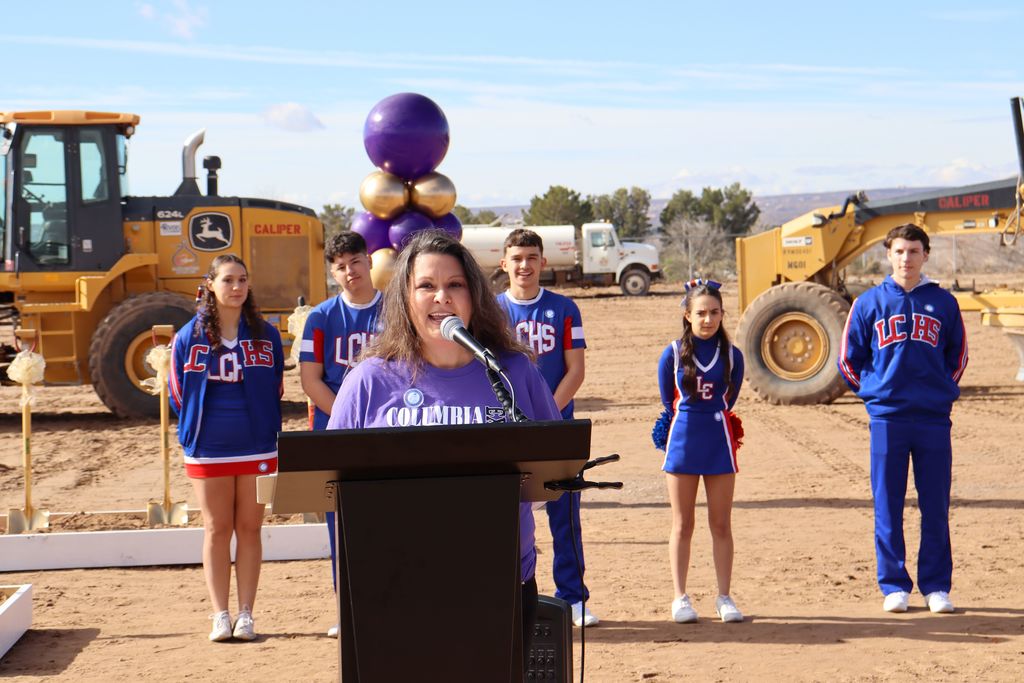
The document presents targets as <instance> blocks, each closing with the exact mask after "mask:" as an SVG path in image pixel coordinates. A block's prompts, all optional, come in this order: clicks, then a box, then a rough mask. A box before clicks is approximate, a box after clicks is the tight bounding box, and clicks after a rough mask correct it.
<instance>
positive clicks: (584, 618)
mask: <svg viewBox="0 0 1024 683" xmlns="http://www.w3.org/2000/svg"><path fill="white" fill-rule="evenodd" d="M600 623H601V621H600V620H599V618H597V617H596V616H594V614H593V612H591V611H590V608H589V607H584V606H583V603H582V602H574V603H572V625H573V626H586V627H592V626H597V625H598V624H600Z"/></svg>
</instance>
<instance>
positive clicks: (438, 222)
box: [434, 213, 462, 240]
mask: <svg viewBox="0 0 1024 683" xmlns="http://www.w3.org/2000/svg"><path fill="white" fill-rule="evenodd" d="M434 226H435V227H438V228H441V229H442V230H444V231H445V232H447V233H448V234H449V235H451V236H452V237H454V238H455V239H457V240H461V239H462V221H460V220H459V217H458V216H456V215H455V214H454V213H446V214H445V215H443V216H441V217H440V218H435V219H434Z"/></svg>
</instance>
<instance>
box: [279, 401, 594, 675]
mask: <svg viewBox="0 0 1024 683" xmlns="http://www.w3.org/2000/svg"><path fill="white" fill-rule="evenodd" d="M590 427H591V425H590V421H589V420H560V421H550V422H513V423H496V424H473V425H458V426H437V427H406V428H399V427H396V428H381V429H361V430H334V431H321V432H282V433H281V434H280V435H279V437H278V454H279V460H278V474H277V475H276V478H275V479H274V480H273V481H274V483H273V487H274V492H273V494H272V499H273V510H274V512H275V513H280V514H291V513H306V512H323V511H328V510H334V511H336V513H337V515H338V517H337V526H336V540H337V549H338V553H337V554H338V557H337V577H338V596H337V597H338V615H339V625H340V634H341V637H340V638H339V641H338V648H339V655H338V656H339V667H338V674H339V679H340V680H342V681H344V682H345V683H391V682H393V681H418V680H423V681H428V680H429V681H452V682H458V681H466V682H467V683H468V682H472V683H477V682H478V681H488V682H489V683H490V682H492V681H493V682H495V683H498V682H504V681H507V682H508V683H518V682H519V681H522V680H524V675H525V673H526V672H525V671H524V669H523V660H524V658H523V642H522V613H521V612H522V609H521V587H522V580H521V577H520V552H519V539H520V534H519V503H520V501H523V502H526V501H548V500H555V499H557V498H558V496H559V495H561V493H560V492H554V491H548V490H546V489H545V488H544V483H545V482H548V481H560V480H566V479H572V478H574V477H576V475H577V474H579V472H580V471H581V470H582V469H583V467H584V465H585V464H586V462H587V459H588V457H589V454H590ZM260 486H261V490H262V492H261V500H266V498H267V497H268V495H269V493H268V492H267V490H266V489H267V488H268V485H267V484H264V483H262V482H261V484H260ZM455 592H458V593H460V594H462V595H463V596H466V597H468V599H459V600H455V599H452V598H451V595H452V594H453V593H455ZM544 604H546V603H542V607H543V605H544ZM544 609H545V610H547V611H546V612H543V613H545V614H549V613H550V610H548V608H546V607H544ZM551 633H552V634H554V633H555V629H553V628H552V630H551ZM568 642H571V640H569V641H568ZM548 649H551V648H548ZM566 652H567V654H566V655H565V656H564V657H562V658H561V659H564V660H565V661H567V662H568V665H569V669H570V670H571V666H572V664H571V662H572V657H571V652H570V651H568V650H566ZM551 656H552V657H555V655H554V654H552V655H551ZM547 659H548V655H545V672H546V671H548V668H547ZM555 659H559V658H558V657H555ZM540 680H544V679H540Z"/></svg>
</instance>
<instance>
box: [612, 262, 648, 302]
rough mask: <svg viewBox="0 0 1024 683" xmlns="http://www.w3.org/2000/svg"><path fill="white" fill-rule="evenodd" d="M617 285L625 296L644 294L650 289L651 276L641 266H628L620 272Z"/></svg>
mask: <svg viewBox="0 0 1024 683" xmlns="http://www.w3.org/2000/svg"><path fill="white" fill-rule="evenodd" d="M619 287H621V288H622V293H623V294H625V295H626V296H646V295H647V292H649V291H650V290H651V276H650V275H648V274H647V271H646V270H644V269H643V268H630V269H629V270H627V271H626V272H625V273H623V274H622V278H621V279H620V280H619Z"/></svg>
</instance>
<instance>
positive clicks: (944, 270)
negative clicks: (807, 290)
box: [473, 187, 1024, 277]
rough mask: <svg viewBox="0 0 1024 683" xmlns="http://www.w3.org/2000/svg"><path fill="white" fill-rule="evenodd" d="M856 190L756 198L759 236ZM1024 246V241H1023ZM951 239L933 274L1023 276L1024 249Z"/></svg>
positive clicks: (507, 209)
mask: <svg viewBox="0 0 1024 683" xmlns="http://www.w3.org/2000/svg"><path fill="white" fill-rule="evenodd" d="M939 189H942V188H941V187H890V188H877V189H874V190H865V191H864V192H865V193H866V194H867V196H868V199H869V200H880V199H891V198H894V197H901V196H905V195H914V194H921V193H924V192H932V191H935V190H939ZM855 192H856V190H846V191H836V192H807V193H803V194H779V195H764V196H755V197H754V201H755V202H757V206H758V207H759V208H760V209H761V216H760V218H759V220H758V227H757V228H756V229H755V232H757V231H759V230H762V229H767V228H771V227H774V226H777V225H781V224H783V223H785V222H786V221H789V220H791V219H793V218H796V217H797V216H801V215H803V214H805V213H807V212H808V211H812V210H814V209H820V208H826V207H831V206H837V205H841V204H842V203H843V201H844V200H845V199H846V197H848V196H849V195H851V194H854V193H855ZM667 203H668V199H653V200H651V209H650V212H649V215H650V217H651V223H652V224H653V225H658V223H659V221H658V216H659V214H660V213H661V210H662V209H663V208H665V204H667ZM481 208H488V209H490V210H491V211H493V212H495V213H496V214H498V216H499V217H501V219H502V222H503V223H512V222H514V221H516V220H518V219H519V218H520V217H521V216H522V213H523V210H524V209H527V208H529V207H528V206H491V207H479V208H474V209H473V210H474V211H480V210H481ZM1021 241H1022V243H1024V240H1021ZM955 242H956V246H954V240H951V239H948V238H939V239H936V240H934V242H933V245H932V254H931V259H930V264H929V265H930V268H929V272H931V273H938V274H943V275H949V276H954V277H955V276H957V275H959V274H963V273H987V272H1003V273H1021V272H1022V271H1024V249H1022V248H1021V247H1020V246H1018V247H1009V248H1008V247H1001V246H1000V245H999V240H998V237H997V236H995V235H978V237H969V236H965V237H963V238H960V239H958V240H956V241H955ZM884 258H885V252H884V251H883V250H882V247H881V245H876V246H875V247H872V248H871V249H870V250H869V251H868V253H867V254H865V256H864V259H863V265H864V266H867V265H868V263H869V262H871V261H875V262H878V263H879V267H880V268H881V272H883V273H885V272H888V264H886V263H885V262H884Z"/></svg>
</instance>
